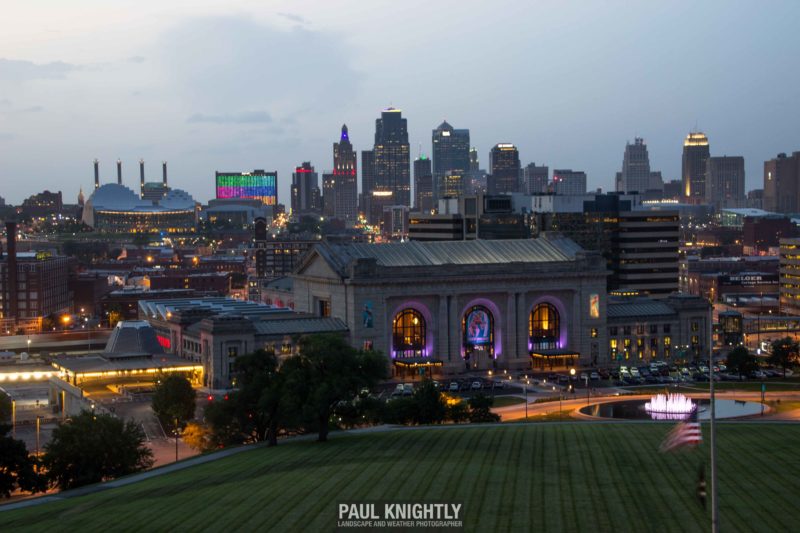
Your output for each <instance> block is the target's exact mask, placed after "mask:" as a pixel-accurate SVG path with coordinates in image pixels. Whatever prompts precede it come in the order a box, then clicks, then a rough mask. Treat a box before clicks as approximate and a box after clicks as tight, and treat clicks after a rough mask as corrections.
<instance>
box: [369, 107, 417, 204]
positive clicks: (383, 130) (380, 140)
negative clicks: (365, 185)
mask: <svg viewBox="0 0 800 533" xmlns="http://www.w3.org/2000/svg"><path fill="white" fill-rule="evenodd" d="M373 154H374V160H373V169H374V173H373V176H374V182H373V183H372V191H367V190H364V193H367V192H374V191H384V192H385V191H391V192H392V195H393V198H392V200H393V203H394V205H405V206H409V205H411V159H410V155H409V145H408V128H407V124H406V119H404V118H403V117H402V114H401V111H400V110H399V109H395V108H392V107H390V108H388V109H386V110H384V111H383V112H382V113H381V118H379V119H376V120H375V146H374V148H373Z"/></svg>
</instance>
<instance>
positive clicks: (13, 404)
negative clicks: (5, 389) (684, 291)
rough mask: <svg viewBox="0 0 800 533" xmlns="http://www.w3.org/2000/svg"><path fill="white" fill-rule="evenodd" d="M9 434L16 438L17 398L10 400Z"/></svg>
mask: <svg viewBox="0 0 800 533" xmlns="http://www.w3.org/2000/svg"><path fill="white" fill-rule="evenodd" d="M11 436H12V437H14V438H17V400H11Z"/></svg>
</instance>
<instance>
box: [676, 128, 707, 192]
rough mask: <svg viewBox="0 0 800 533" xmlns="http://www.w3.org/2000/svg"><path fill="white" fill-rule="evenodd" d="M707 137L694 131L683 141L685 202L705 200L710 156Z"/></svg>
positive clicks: (682, 173)
mask: <svg viewBox="0 0 800 533" xmlns="http://www.w3.org/2000/svg"><path fill="white" fill-rule="evenodd" d="M709 152H710V148H709V146H708V137H706V135H705V133H702V132H699V131H698V132H695V133H690V134H689V135H687V136H686V139H685V140H684V141H683V164H682V172H681V175H682V176H683V196H684V199H685V200H686V202H687V203H690V204H702V203H705V201H706V170H707V165H708V158H709V156H710V153H709Z"/></svg>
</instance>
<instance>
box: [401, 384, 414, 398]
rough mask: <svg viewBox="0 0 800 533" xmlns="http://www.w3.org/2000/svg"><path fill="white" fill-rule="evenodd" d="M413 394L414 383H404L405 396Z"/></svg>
mask: <svg viewBox="0 0 800 533" xmlns="http://www.w3.org/2000/svg"><path fill="white" fill-rule="evenodd" d="M412 394H414V384H413V383H403V396H411V395H412Z"/></svg>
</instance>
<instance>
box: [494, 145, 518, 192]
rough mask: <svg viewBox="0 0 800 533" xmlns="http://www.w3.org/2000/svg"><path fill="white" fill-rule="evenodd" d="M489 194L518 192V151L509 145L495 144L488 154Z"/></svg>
mask: <svg viewBox="0 0 800 533" xmlns="http://www.w3.org/2000/svg"><path fill="white" fill-rule="evenodd" d="M489 172H490V174H489V177H488V183H487V185H488V189H489V194H501V193H505V192H519V182H520V179H519V178H520V164H519V151H518V150H517V147H516V146H514V145H513V144H510V143H500V144H496V145H495V146H494V148H492V150H491V152H489Z"/></svg>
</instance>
